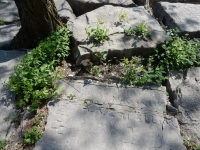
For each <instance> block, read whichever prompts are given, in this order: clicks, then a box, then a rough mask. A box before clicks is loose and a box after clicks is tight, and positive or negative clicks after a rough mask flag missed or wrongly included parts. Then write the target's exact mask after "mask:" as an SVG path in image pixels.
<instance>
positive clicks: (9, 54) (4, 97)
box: [0, 50, 25, 140]
mask: <svg viewBox="0 0 200 150" xmlns="http://www.w3.org/2000/svg"><path fill="white" fill-rule="evenodd" d="M24 54H25V52H22V51H15V50H12V51H5V50H0V124H1V125H0V139H1V140H5V139H7V138H9V137H8V136H9V135H10V134H11V133H10V132H11V131H12V130H11V128H12V126H11V121H12V116H13V115H14V114H15V109H14V108H13V107H14V103H15V94H14V93H13V92H11V91H10V90H9V88H8V87H7V82H8V78H9V77H10V76H11V75H12V74H13V72H14V66H15V65H17V64H18V63H19V62H18V61H17V59H18V58H20V57H22V56H23V55H24Z"/></svg>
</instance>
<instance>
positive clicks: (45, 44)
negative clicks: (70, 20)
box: [8, 27, 71, 113]
mask: <svg viewBox="0 0 200 150" xmlns="http://www.w3.org/2000/svg"><path fill="white" fill-rule="evenodd" d="M70 36H71V34H70V32H69V30H68V29H67V28H66V27H63V28H60V29H58V30H57V31H56V32H52V34H51V35H50V36H49V37H48V38H46V39H45V40H43V41H41V42H40V44H39V45H38V46H37V47H36V48H35V49H33V50H32V51H31V53H30V54H27V55H25V56H24V58H23V59H21V60H20V64H19V65H18V66H16V67H15V68H14V75H13V76H11V77H10V78H9V82H8V85H9V86H10V88H11V90H12V91H14V92H16V94H18V95H19V101H18V102H17V105H16V106H17V108H20V109H22V108H23V107H27V106H30V111H31V112H34V113H35V112H36V110H37V108H39V107H40V106H42V105H43V104H45V103H46V102H47V101H48V100H49V99H50V98H51V97H56V96H58V93H57V89H58V86H56V85H55V81H56V80H58V79H60V78H61V77H62V76H61V74H60V73H59V69H60V68H59V67H57V65H58V63H59V62H60V61H61V60H62V59H63V58H65V57H66V56H68V55H69V50H70V48H69V43H70V40H69V37H70Z"/></svg>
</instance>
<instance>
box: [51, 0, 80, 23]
mask: <svg viewBox="0 0 200 150" xmlns="http://www.w3.org/2000/svg"><path fill="white" fill-rule="evenodd" d="M54 2H55V5H56V8H57V10H58V14H59V15H60V17H61V20H62V22H63V23H67V21H68V20H69V19H75V18H76V16H75V15H74V14H73V10H72V8H71V7H70V5H69V4H68V2H67V1H66V0H54Z"/></svg>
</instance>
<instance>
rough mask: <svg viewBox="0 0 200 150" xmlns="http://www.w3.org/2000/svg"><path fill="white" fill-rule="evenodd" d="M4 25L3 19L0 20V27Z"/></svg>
mask: <svg viewBox="0 0 200 150" xmlns="http://www.w3.org/2000/svg"><path fill="white" fill-rule="evenodd" d="M4 24H5V23H4V21H3V19H1V18H0V26H1V25H4Z"/></svg>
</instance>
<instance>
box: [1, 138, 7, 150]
mask: <svg viewBox="0 0 200 150" xmlns="http://www.w3.org/2000/svg"><path fill="white" fill-rule="evenodd" d="M5 146H6V141H4V140H0V150H2V149H3V148H4V147H5Z"/></svg>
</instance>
